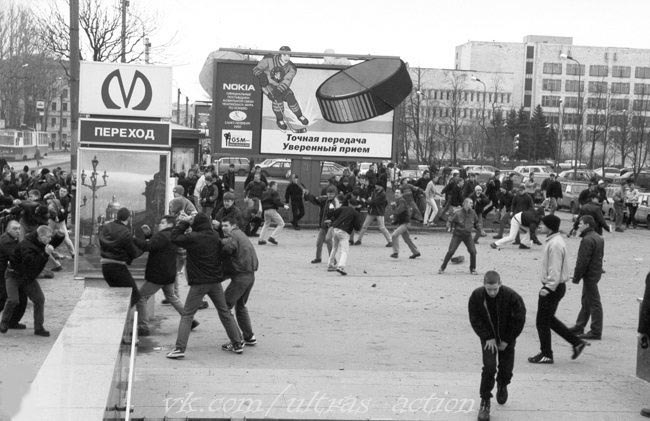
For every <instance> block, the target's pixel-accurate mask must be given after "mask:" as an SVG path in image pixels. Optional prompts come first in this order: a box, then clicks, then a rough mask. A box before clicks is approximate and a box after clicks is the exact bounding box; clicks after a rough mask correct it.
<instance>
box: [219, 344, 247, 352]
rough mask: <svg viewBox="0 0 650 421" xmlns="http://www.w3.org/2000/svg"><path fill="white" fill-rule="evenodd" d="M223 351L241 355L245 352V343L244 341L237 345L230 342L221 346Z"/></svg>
mask: <svg viewBox="0 0 650 421" xmlns="http://www.w3.org/2000/svg"><path fill="white" fill-rule="evenodd" d="M221 349H222V350H224V351H230V352H234V353H235V354H241V353H242V352H244V342H243V341H242V342H239V343H236V344H234V343H232V342H228V343H227V344H223V345H221Z"/></svg>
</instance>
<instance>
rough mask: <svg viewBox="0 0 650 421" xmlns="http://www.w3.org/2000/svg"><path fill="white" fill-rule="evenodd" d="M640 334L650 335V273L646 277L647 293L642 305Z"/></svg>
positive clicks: (638, 330)
mask: <svg viewBox="0 0 650 421" xmlns="http://www.w3.org/2000/svg"><path fill="white" fill-rule="evenodd" d="M637 332H639V333H642V334H643V333H645V334H646V335H650V272H648V275H647V276H646V277H645V292H644V293H643V302H642V303H641V314H640V315H639V327H638V329H637Z"/></svg>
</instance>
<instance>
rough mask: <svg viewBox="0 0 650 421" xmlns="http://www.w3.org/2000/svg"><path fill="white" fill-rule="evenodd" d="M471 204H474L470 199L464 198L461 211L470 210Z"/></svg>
mask: <svg viewBox="0 0 650 421" xmlns="http://www.w3.org/2000/svg"><path fill="white" fill-rule="evenodd" d="M473 204H474V202H472V199H470V198H469V197H467V198H465V200H463V209H465V210H470V209H472V205H473Z"/></svg>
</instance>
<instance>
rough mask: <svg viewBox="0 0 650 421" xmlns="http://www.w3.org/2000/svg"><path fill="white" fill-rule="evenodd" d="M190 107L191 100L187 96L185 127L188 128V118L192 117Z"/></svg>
mask: <svg viewBox="0 0 650 421" xmlns="http://www.w3.org/2000/svg"><path fill="white" fill-rule="evenodd" d="M189 105H190V99H189V98H188V97H187V96H186V97H185V127H188V125H187V117H188V116H189V115H190V113H189Z"/></svg>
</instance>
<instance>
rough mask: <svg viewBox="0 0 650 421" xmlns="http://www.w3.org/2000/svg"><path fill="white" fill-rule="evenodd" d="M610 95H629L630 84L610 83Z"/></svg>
mask: <svg viewBox="0 0 650 421" xmlns="http://www.w3.org/2000/svg"><path fill="white" fill-rule="evenodd" d="M612 93H613V94H629V93H630V84H629V83H619V82H612Z"/></svg>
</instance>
